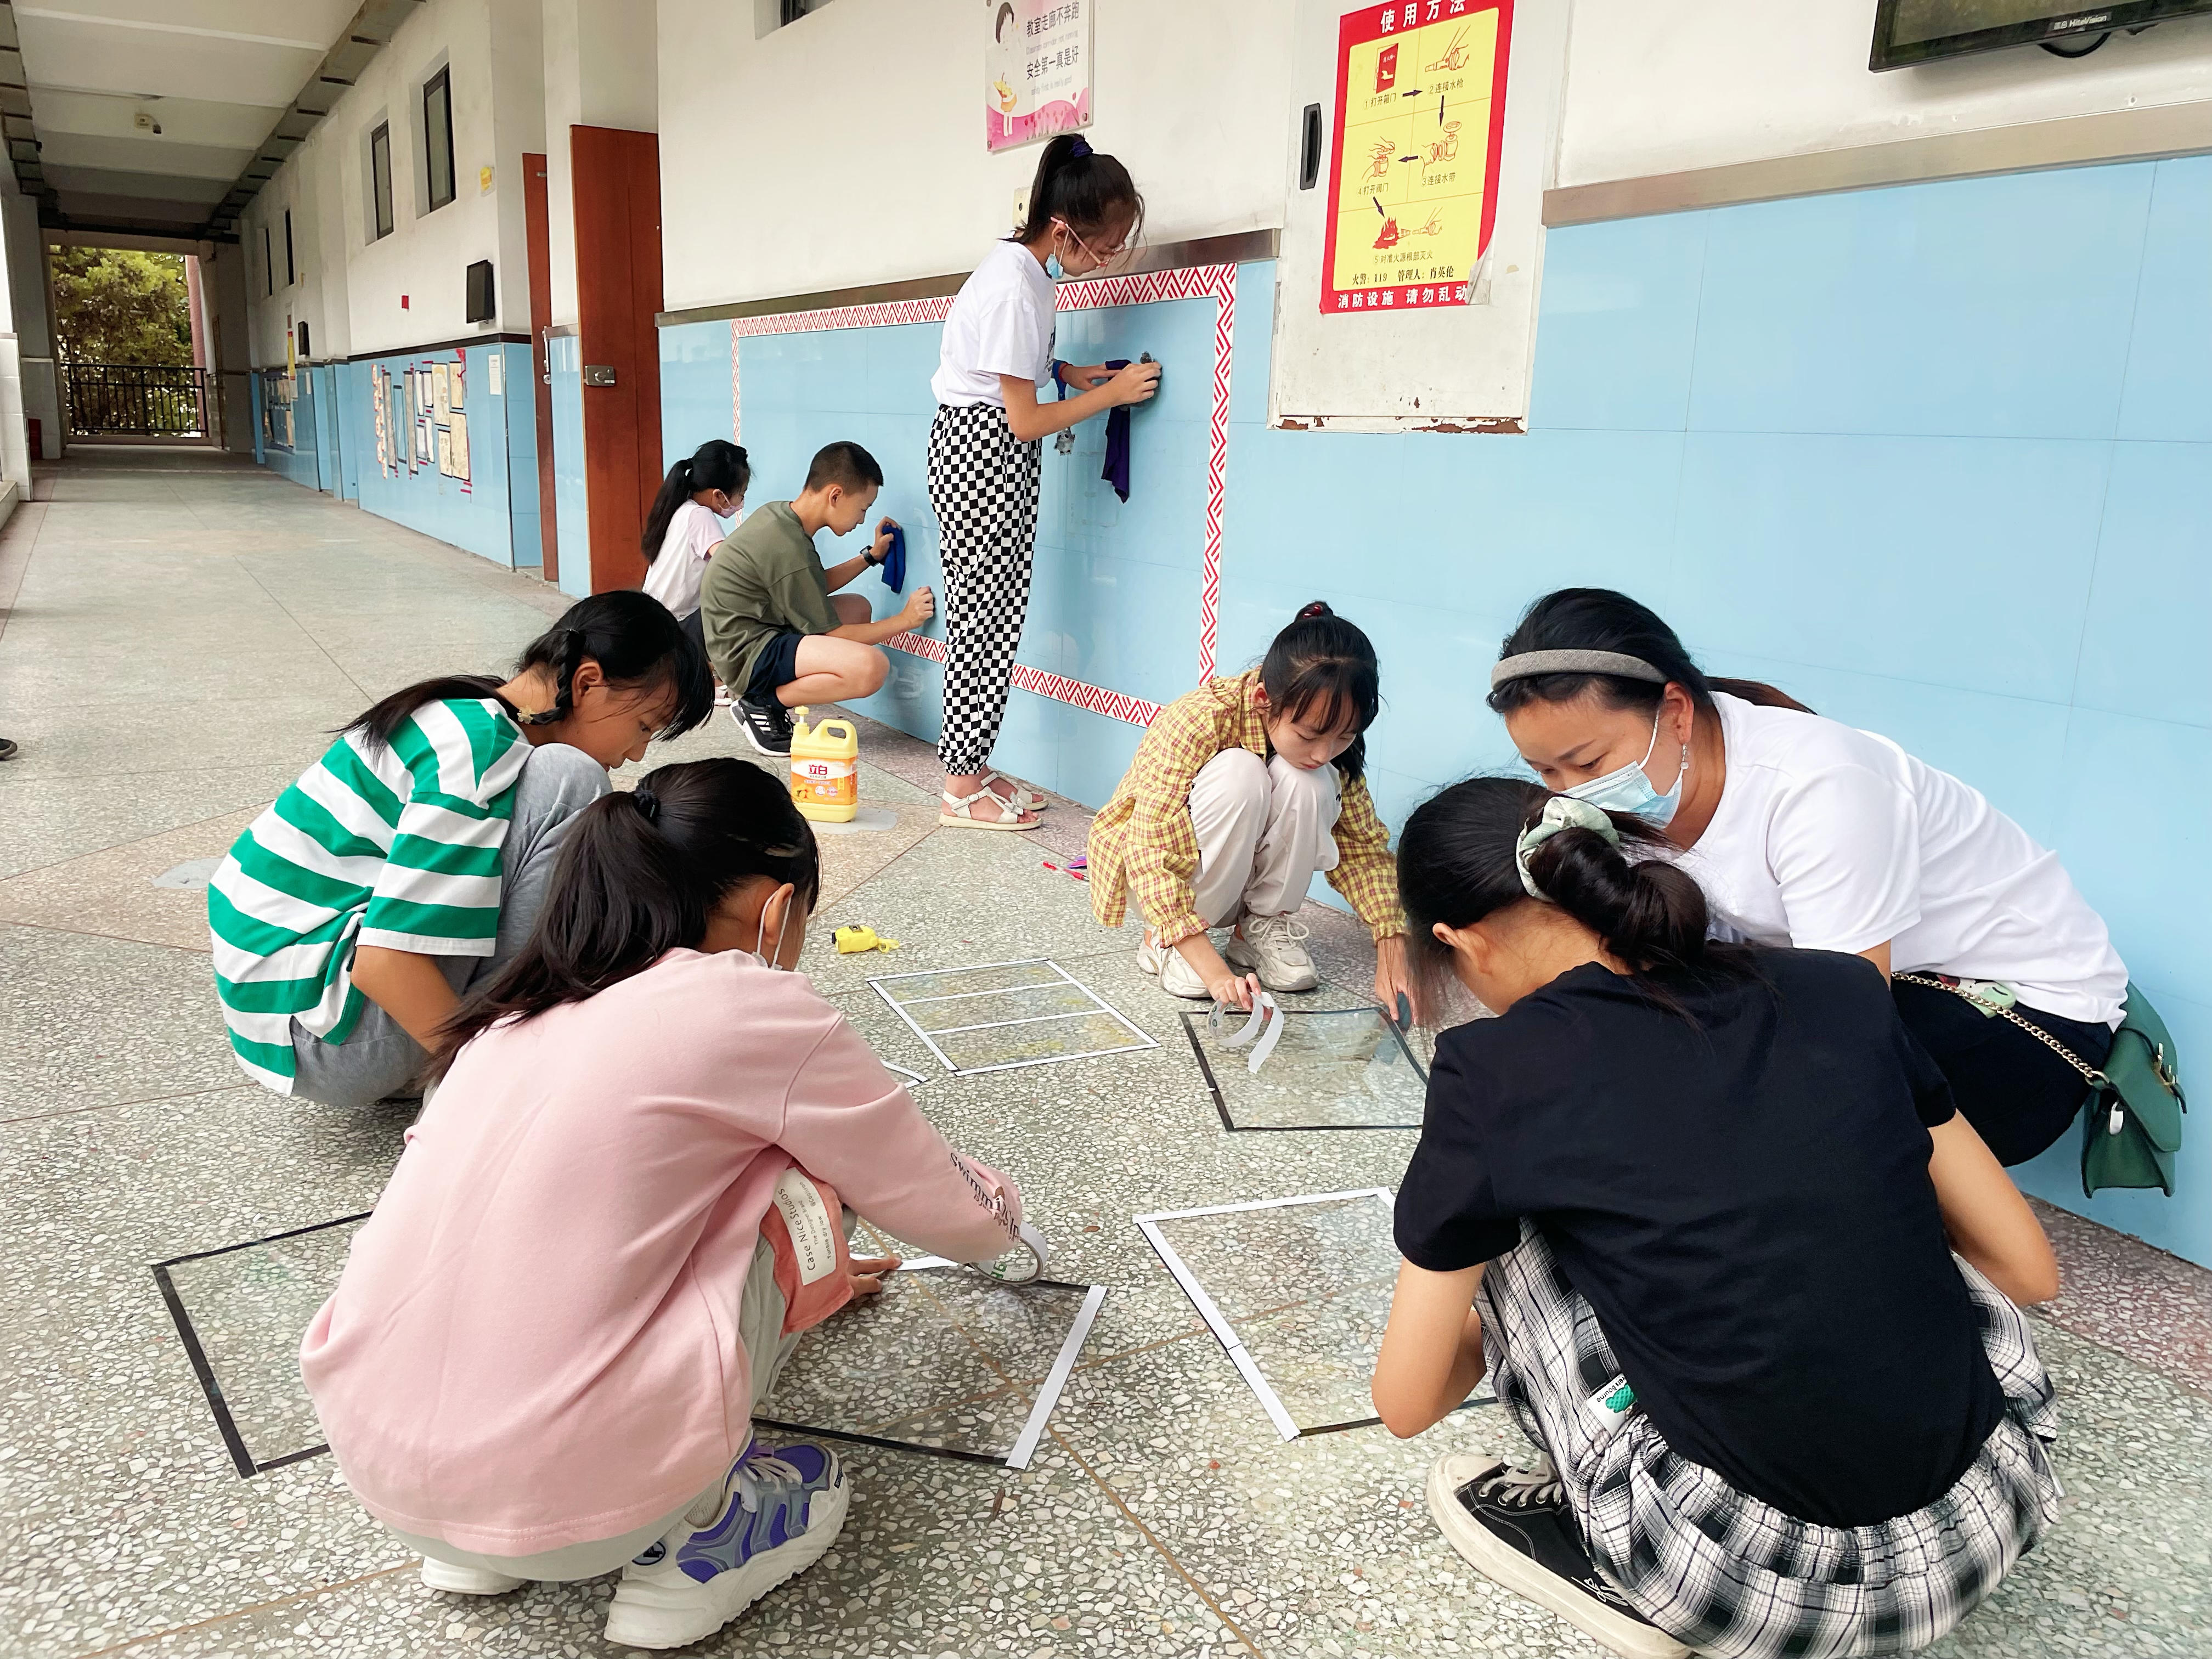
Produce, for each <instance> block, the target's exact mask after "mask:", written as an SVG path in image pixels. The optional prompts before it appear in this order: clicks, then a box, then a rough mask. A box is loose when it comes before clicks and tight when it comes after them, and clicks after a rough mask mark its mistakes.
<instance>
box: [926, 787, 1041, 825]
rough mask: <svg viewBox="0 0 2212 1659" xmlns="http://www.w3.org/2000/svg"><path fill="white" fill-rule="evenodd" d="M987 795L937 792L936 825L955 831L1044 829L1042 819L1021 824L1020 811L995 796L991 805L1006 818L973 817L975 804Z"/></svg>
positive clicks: (980, 790)
mask: <svg viewBox="0 0 2212 1659" xmlns="http://www.w3.org/2000/svg"><path fill="white" fill-rule="evenodd" d="M987 794H990V791H989V790H988V789H978V790H977V791H976V792H975V793H974V794H972V795H956V794H954V793H952V792H951V790H950V789H940V790H939V791H938V792H937V798H938V799H939V801H940V802H941V803H942V805H939V807H938V809H937V821H938V823H940V824H948V825H951V827H952V828H954V829H1042V828H1044V820H1043V819H1042V818H1031V819H1030V821H1029V822H1028V823H1023V822H1021V820H1020V817H1019V816H1018V814H1019V813H1020V811H1022V809H1021V808H1019V807H1018V806H1010V805H1007V803H1006V801H1005V800H1004V799H1001V798H1000V796H997V795H991V805H994V806H995V807H997V808H998V809H999V811H1001V812H1002V813H1006V814H1007V816H1006V817H999V818H979V817H975V803H976V802H977V801H978V800H980V799H982V797H983V796H985V795H987ZM948 809H950V810H948Z"/></svg>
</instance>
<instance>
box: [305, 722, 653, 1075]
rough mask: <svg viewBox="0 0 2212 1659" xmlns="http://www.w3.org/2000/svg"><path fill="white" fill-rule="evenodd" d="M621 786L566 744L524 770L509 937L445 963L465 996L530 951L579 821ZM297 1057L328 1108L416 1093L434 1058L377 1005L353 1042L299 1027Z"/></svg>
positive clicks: (503, 914)
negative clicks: (419, 1076) (412, 1089)
mask: <svg viewBox="0 0 2212 1659" xmlns="http://www.w3.org/2000/svg"><path fill="white" fill-rule="evenodd" d="M612 787H614V786H613V785H612V784H611V783H610V782H609V781H607V770H606V768H605V767H604V766H601V765H600V764H599V762H597V761H595V760H593V759H592V757H590V756H589V755H586V753H584V751H583V750H580V749H571V748H570V747H568V744H565V743H546V744H538V747H536V748H535V749H532V750H531V751H530V757H529V758H528V759H527V760H526V761H525V762H524V763H523V766H522V775H521V777H520V778H519V779H517V780H516V781H515V786H514V815H513V817H512V819H510V820H509V822H508V823H507V838H506V840H505V841H503V842H501V844H500V904H499V937H498V938H497V939H495V941H494V942H493V945H492V952H491V954H490V955H489V956H488V957H439V958H438V959H437V960H438V965H439V966H440V967H441V969H444V970H445V975H446V978H447V980H448V981H450V982H451V983H452V985H453V989H454V990H455V991H457V992H465V991H466V990H467V989H468V988H469V987H470V986H471V984H473V983H475V982H476V981H477V980H478V979H481V978H482V977H483V976H484V975H487V974H489V973H491V972H493V971H494V970H495V969H498V968H499V967H501V965H502V964H504V963H506V961H507V958H508V957H512V956H513V954H514V953H515V952H516V951H519V950H520V949H521V948H522V944H523V941H524V940H525V939H528V938H529V937H530V930H531V929H532V927H536V926H537V925H538V911H540V910H541V909H543V908H544V905H545V895H546V893H547V892H548V891H549V890H550V889H551V887H552V884H553V866H554V864H555V862H556V860H558V859H559V858H560V856H561V848H562V845H563V843H565V842H567V840H568V824H569V821H570V820H571V819H573V818H574V817H575V816H576V814H577V813H579V812H580V811H583V810H584V809H585V808H586V806H589V805H591V804H592V802H593V801H595V800H597V799H599V797H600V796H602V795H604V794H605V793H608V791H609V790H611V788H612ZM292 1058H293V1060H294V1063H295V1066H296V1067H297V1073H298V1074H297V1075H296V1076H295V1078H294V1079H293V1080H292V1093H293V1094H294V1095H295V1097H298V1098H300V1099H302V1100H313V1101H319V1102H320V1103H322V1104H323V1105H325V1106H339V1107H358V1106H368V1105H370V1104H373V1103H375V1102H377V1101H380V1100H381V1099H383V1098H384V1097H386V1095H390V1094H396V1093H398V1092H399V1091H403V1090H404V1089H406V1088H407V1087H408V1085H410V1084H411V1083H412V1082H413V1081H414V1079H415V1076H416V1073H419V1072H420V1071H421V1070H422V1063H423V1062H424V1061H425V1060H428V1058H429V1055H428V1054H425V1053H424V1052H423V1049H422V1044H421V1043H419V1042H416V1041H415V1039H414V1038H413V1037H411V1036H408V1035H407V1033H406V1032H404V1030H400V1028H399V1022H398V1020H395V1019H394V1018H392V1016H391V1015H390V1014H387V1013H386V1012H384V1010H383V1009H381V1008H380V1007H379V1006H377V1005H376V1004H375V1003H374V1002H369V1003H367V1004H366V1005H365V1006H363V1007H362V1011H361V1018H359V1019H358V1020H356V1021H355V1022H354V1028H353V1034H352V1035H351V1036H349V1037H347V1039H346V1040H345V1041H344V1042H342V1043H340V1042H324V1041H323V1040H322V1038H320V1037H319V1036H316V1035H315V1034H314V1033H313V1032H312V1031H309V1030H304V1029H302V1027H301V1024H300V1022H299V1021H298V1020H296V1019H295V1020H294V1021H293V1022H292Z"/></svg>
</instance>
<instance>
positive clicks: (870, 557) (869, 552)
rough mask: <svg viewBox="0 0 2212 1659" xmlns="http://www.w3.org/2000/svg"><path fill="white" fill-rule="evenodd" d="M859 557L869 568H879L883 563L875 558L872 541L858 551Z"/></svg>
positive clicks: (874, 545) (874, 547) (874, 548)
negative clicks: (864, 560)
mask: <svg viewBox="0 0 2212 1659" xmlns="http://www.w3.org/2000/svg"><path fill="white" fill-rule="evenodd" d="M860 556H861V557H862V558H864V559H866V561H867V562H868V563H869V564H870V565H871V566H876V567H880V566H881V565H882V563H883V561H882V560H881V559H879V558H878V557H877V556H876V544H875V543H873V542H870V543H869V544H867V545H866V547H864V548H862V549H861V550H860Z"/></svg>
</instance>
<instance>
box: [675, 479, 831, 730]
mask: <svg viewBox="0 0 2212 1659" xmlns="http://www.w3.org/2000/svg"><path fill="white" fill-rule="evenodd" d="M699 621H700V624H701V626H702V629H704V630H705V633H706V635H707V659H708V661H709V662H711V663H713V664H714V672H715V674H716V675H717V676H718V677H719V678H720V680H721V682H722V684H724V685H726V686H728V687H729V688H730V690H731V692H732V695H733V696H740V697H741V696H744V694H745V689H746V688H747V687H748V686H750V684H752V675H753V664H754V662H755V661H756V660H757V659H758V658H759V656H760V653H761V647H763V646H764V645H766V644H767V643H768V642H769V641H770V640H772V639H774V638H775V636H776V635H779V634H781V633H785V632H787V631H788V632H792V633H798V634H827V633H829V631H830V630H831V629H834V628H836V626H837V613H836V611H835V610H833V609H832V608H831V607H830V604H829V574H828V573H827V572H826V571H824V570H823V568H822V559H821V556H819V555H818V554H817V553H816V552H815V550H814V538H812V537H811V536H809V535H808V534H807V533H806V532H805V531H804V530H801V529H800V528H799V514H798V513H795V512H793V510H792V507H791V503H790V502H789V501H770V502H769V504H768V505H767V506H766V507H762V508H760V509H759V510H758V511H757V512H755V513H750V514H749V515H748V516H747V517H746V519H745V521H744V523H743V524H741V525H739V526H738V527H737V528H736V529H735V530H732V532H730V533H729V534H728V535H727V536H726V537H724V538H722V543H721V545H720V546H719V547H717V548H716V549H715V550H714V556H713V557H711V558H709V559H708V561H707V574H706V575H705V576H703V577H702V578H701V579H700V582H699Z"/></svg>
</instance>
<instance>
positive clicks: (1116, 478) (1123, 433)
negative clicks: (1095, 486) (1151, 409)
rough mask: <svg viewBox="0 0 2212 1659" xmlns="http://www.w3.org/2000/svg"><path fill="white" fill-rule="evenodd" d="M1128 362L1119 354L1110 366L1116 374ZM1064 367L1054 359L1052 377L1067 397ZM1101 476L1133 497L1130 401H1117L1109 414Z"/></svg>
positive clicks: (1123, 494) (1117, 491) (1118, 492)
mask: <svg viewBox="0 0 2212 1659" xmlns="http://www.w3.org/2000/svg"><path fill="white" fill-rule="evenodd" d="M1128 366H1129V360H1128V359H1127V357H1115V358H1114V359H1112V360H1111V361H1109V362H1108V363H1107V364H1106V367H1107V368H1108V369H1109V370H1110V371H1111V372H1112V373H1114V374H1120V373H1121V371H1122V370H1123V369H1125V368H1128ZM1063 367H1064V365H1062V364H1060V363H1058V362H1055V363H1054V364H1053V366H1052V378H1053V382H1054V385H1056V386H1059V387H1060V396H1061V397H1062V398H1065V397H1066V396H1067V376H1066V375H1065V374H1061V373H1060V370H1061V368H1063ZM1098 476H1099V477H1102V478H1103V479H1104V480H1105V481H1106V482H1107V483H1109V484H1111V485H1113V486H1114V493H1115V495H1119V496H1120V497H1121V499H1122V500H1123V501H1127V500H1128V499H1129V405H1128V404H1118V405H1116V406H1115V410H1114V411H1113V413H1111V414H1110V415H1109V416H1107V417H1106V465H1104V466H1103V467H1101V468H1100V469H1099V471H1098Z"/></svg>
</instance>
